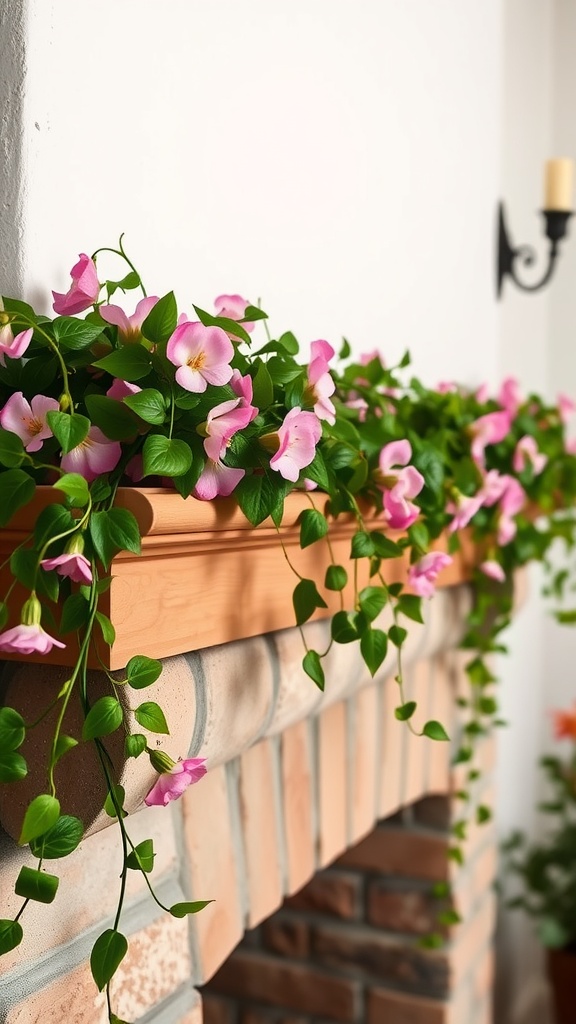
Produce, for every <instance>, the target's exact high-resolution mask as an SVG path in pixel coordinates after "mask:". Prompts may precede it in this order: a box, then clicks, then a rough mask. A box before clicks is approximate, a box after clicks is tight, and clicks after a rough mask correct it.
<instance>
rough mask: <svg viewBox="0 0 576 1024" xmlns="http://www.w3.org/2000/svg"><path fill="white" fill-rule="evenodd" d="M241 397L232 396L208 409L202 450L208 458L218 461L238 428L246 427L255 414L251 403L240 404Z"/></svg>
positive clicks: (256, 411) (255, 411) (255, 410)
mask: <svg viewBox="0 0 576 1024" xmlns="http://www.w3.org/2000/svg"><path fill="white" fill-rule="evenodd" d="M241 403H242V399H241V398H233V399H232V400H231V401H229V402H221V403H220V405H215V406H214V408H213V409H210V412H209V413H208V418H207V420H206V423H205V425H204V429H205V431H206V438H205V440H204V451H205V452H206V455H207V456H208V458H209V459H212V461H213V462H218V460H219V459H221V458H222V456H223V455H225V454H226V449H227V447H228V445H229V444H230V441H231V439H232V438H233V437H234V434H235V433H236V432H237V431H238V430H242V429H243V428H244V427H247V426H248V424H249V423H251V421H252V420H253V418H254V416H255V415H257V413H258V410H257V409H254V408H253V407H252V406H251V405H244V406H243V405H242V404H241Z"/></svg>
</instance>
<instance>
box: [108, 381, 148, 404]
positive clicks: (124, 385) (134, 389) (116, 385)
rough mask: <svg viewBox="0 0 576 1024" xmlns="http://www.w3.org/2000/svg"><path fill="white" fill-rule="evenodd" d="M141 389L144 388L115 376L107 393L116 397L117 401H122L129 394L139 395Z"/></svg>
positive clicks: (111, 396) (109, 396)
mask: <svg viewBox="0 0 576 1024" xmlns="http://www.w3.org/2000/svg"><path fill="white" fill-rule="evenodd" d="M139 391H142V388H139V387H138V385H137V384H130V382H129V381H127V380H121V379H120V377H115V378H114V380H113V381H112V383H111V385H110V387H109V388H108V391H107V392H106V394H107V396H108V398H115V399H116V401H117V402H121V401H122V399H123V398H128V396H129V395H137V394H138V392H139Z"/></svg>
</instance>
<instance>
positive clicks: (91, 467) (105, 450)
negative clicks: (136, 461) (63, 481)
mask: <svg viewBox="0 0 576 1024" xmlns="http://www.w3.org/2000/svg"><path fill="white" fill-rule="evenodd" d="M121 456H122V448H121V446H120V443H119V442H118V441H110V439H109V438H107V437H106V435H105V434H103V433H102V431H101V430H100V429H99V427H90V430H89V431H88V434H87V436H86V437H85V438H84V440H83V441H81V442H80V444H79V445H76V448H73V449H72V451H71V452H68V453H67V454H66V455H63V456H62V460H61V463H60V465H61V466H62V469H64V470H65V471H66V472H67V473H79V474H80V476H83V477H84V479H85V480H87V481H88V483H91V481H92V480H95V479H96V477H97V476H100V474H101V473H109V472H110V471H111V470H112V469H115V467H116V466H117V465H118V463H119V462H120V458H121Z"/></svg>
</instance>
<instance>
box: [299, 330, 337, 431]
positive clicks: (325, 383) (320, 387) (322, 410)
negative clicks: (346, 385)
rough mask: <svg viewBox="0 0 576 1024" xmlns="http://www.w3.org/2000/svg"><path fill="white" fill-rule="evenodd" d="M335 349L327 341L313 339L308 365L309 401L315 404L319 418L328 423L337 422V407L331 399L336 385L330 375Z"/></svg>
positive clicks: (315, 410)
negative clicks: (330, 364)
mask: <svg viewBox="0 0 576 1024" xmlns="http://www.w3.org/2000/svg"><path fill="white" fill-rule="evenodd" d="M334 354H335V353H334V349H333V348H332V345H330V344H329V343H328V342H327V341H322V340H319V341H313V342H312V344H311V345H310V365H309V367H308V381H307V392H308V394H307V395H306V398H307V401H308V402H309V403H310V404H311V405H313V406H314V412H315V413H316V415H317V417H318V419H319V420H326V422H327V423H335V422H336V409H335V408H334V403H333V402H332V401H331V400H330V395H333V394H334V391H335V390H336V385H335V383H334V381H333V380H332V377H331V375H330V366H329V365H328V364H329V361H330V360H331V359H332V358H333V357H334Z"/></svg>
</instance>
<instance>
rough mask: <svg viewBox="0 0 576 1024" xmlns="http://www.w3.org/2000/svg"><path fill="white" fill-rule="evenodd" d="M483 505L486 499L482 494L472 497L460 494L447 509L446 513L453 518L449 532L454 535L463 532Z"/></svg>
mask: <svg viewBox="0 0 576 1024" xmlns="http://www.w3.org/2000/svg"><path fill="white" fill-rule="evenodd" d="M483 504H484V497H483V495H482V493H481V492H478V494H472V495H467V494H458V497H457V499H456V501H455V502H454V501H451V502H449V503H448V505H447V507H446V511H447V512H449V513H450V514H451V515H452V516H453V519H452V522H451V523H450V525H449V526H448V532H449V533H454V531H455V530H463V529H464V527H465V526H468V523H469V522H470V520H471V519H473V518H474V516H475V515H476V513H477V511H478V509H479V508H481V507H482V505H483Z"/></svg>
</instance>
